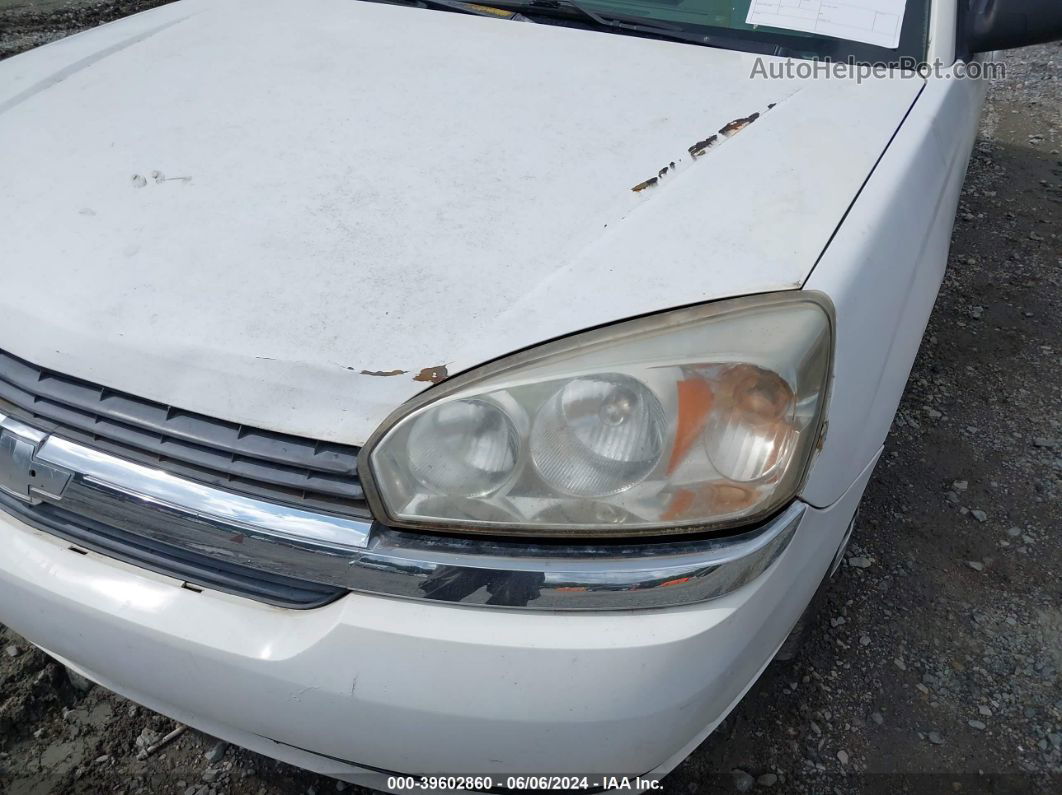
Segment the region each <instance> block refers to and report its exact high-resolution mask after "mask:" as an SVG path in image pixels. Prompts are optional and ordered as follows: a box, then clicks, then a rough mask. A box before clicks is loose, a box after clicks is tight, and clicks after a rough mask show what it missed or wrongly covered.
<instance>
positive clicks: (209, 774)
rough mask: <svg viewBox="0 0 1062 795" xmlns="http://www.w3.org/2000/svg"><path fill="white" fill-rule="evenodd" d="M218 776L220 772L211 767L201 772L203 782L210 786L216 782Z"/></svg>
mask: <svg viewBox="0 0 1062 795" xmlns="http://www.w3.org/2000/svg"><path fill="white" fill-rule="evenodd" d="M219 774H220V771H218V770H215V769H214V768H212V767H208V768H207V769H206V770H204V771H203V781H205V782H206V783H207V784H212V783H213V782H214V781H216V780H217V777H218V775H219Z"/></svg>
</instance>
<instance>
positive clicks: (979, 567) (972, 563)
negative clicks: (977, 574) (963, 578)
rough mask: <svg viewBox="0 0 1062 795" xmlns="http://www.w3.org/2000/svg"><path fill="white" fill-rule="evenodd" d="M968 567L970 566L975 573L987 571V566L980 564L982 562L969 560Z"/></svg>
mask: <svg viewBox="0 0 1062 795" xmlns="http://www.w3.org/2000/svg"><path fill="white" fill-rule="evenodd" d="M966 565H967V566H969V567H970V568H971V569H973V570H974V571H984V570H985V564H984V563H980V562H978V561H976V560H968V561H966Z"/></svg>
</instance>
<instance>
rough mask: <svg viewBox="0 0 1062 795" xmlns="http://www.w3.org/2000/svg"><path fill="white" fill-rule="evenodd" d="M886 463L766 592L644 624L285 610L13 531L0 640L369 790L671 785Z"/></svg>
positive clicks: (467, 612)
mask: <svg viewBox="0 0 1062 795" xmlns="http://www.w3.org/2000/svg"><path fill="white" fill-rule="evenodd" d="M872 468H873V462H872V463H871V465H869V466H868V467H867V468H866V469H865V470H864V472H863V473H862V474H861V475H860V476H859V478H857V479H856V481H855V482H854V483H853V485H852V486H851V487H850V488H849V489H848V491H847V492H846V494H845V495H844V497H842V498H841V499H840V500H839V501H838V502H837V503H835V504H834V505H833V506H831V507H830V508H827V509H824V510H819V509H813V508H808V509H807V510H806V512H805V513H804V516H803V518H802V520H801V521H800V524H799V526H798V527H797V529H796V532H795V534H794V537H793V539H792V541H791V542H790V543H789V544H788V546H787V547H786V548H785V550H784V551H783V552H782V553H781V555H780V556H779V557H778V558H777V559H776V560H775V562H774V563H773V564H772V565H771V566H770V568H768V570H767V571H766V572H765V573H763V574H762V575H760V576H759V577H758V578H756V579H755V580H753V581H752V582H749V583H747V584H745V585H743V586H742V587H740V588H739V589H738V590H736V591H734V592H732V593H730V594H728V595H726V596H724V597H721V598H719V599H715V600H713V601H709V602H704V603H701V604H696V605H690V606H686V607H676V608H669V609H661V610H640V611H630V612H587V613H556V612H535V611H519V610H508V609H504V608H495V609H482V608H477V607H468V606H460V605H448V604H433V603H430V602H426V601H409V600H402V599H395V598H387V597H381V596H373V595H369V594H358V593H352V594H349V595H347V596H345V597H343V598H342V599H340V600H338V601H336V602H334V603H332V604H329V605H326V606H324V607H320V608H317V609H314V610H304V611H296V610H288V609H282V608H277V607H272V606H269V605H264V604H261V603H258V602H252V601H249V600H246V599H243V598H240V597H235V596H230V595H226V594H222V593H217V592H211V591H209V590H207V591H203V592H201V593H199V592H195V591H191V590H188V589H186V588H182V587H181V583H179V582H178V581H175V580H173V579H171V578H169V577H166V576H163V575H160V574H155V573H152V572H148V571H145V570H142V569H138V568H136V567H133V566H130V565H127V564H124V563H121V562H118V561H115V560H112V559H110V558H106V557H103V556H101V555H97V554H95V553H92V552H89V553H87V554H85V553H84V552H83V551H82V552H74V551H71V550H70V549H69V544H68V543H67V542H64V541H62V540H61V539H58V538H56V537H53V536H51V535H48V534H46V533H44V532H41V531H38V530H34V529H32V528H30V527H29V526H27V525H24V524H22V523H21V522H19V521H17V520H15V519H13V518H11V517H9V516H6V515H0V549H2V550H3V552H2V553H0V621H2V622H3V623H5V624H7V625H8V626H10V627H12V628H13V629H14V630H15V631H17V632H19V633H21V634H22V635H24V636H25V637H26V638H28V639H29V640H30V641H32V642H34V643H36V644H38V645H39V646H41V647H42V648H44V649H45V650H47V651H48V652H49V653H51V654H53V655H55V656H57V657H59V658H60V659H62V660H63V661H64V662H68V663H69V664H71V665H73V666H74V667H76V668H77V669H79V670H81V671H83V672H84V673H85V674H86V675H87V676H89V677H90V678H92V679H95V680H97V681H99V682H100V683H101V684H103V685H105V686H106V687H108V688H110V689H112V690H115V691H117V692H119V693H121V694H123V695H125V696H127V697H129V698H131V699H133V700H134V701H138V702H140V703H143V704H145V705H147V706H148V707H150V708H152V709H155V710H157V711H159V712H162V713H165V714H169V715H171V716H172V717H174V718H176V719H178V720H181V721H182V722H185V723H187V724H189V725H191V726H193V727H196V728H198V729H201V730H203V731H205V732H208V733H210V734H212V735H215V736H218V737H221V738H224V739H227V740H230V741H232V742H235V743H237V744H239V745H242V746H245V747H249V748H251V749H253V750H256V751H259V752H262V753H266V754H268V755H270V756H273V757H276V758H279V759H284V760H286V761H289V762H293V763H295V764H299V765H301V766H303V767H307V768H309V769H312V770H316V771H317V772H320V773H325V774H328V775H334V776H337V777H340V778H345V779H348V780H357V781H358V782H359V783H363V784H368V785H370V786H372V785H374V784H375V785H376V786H381V782H380V780H379V777H380V775H381V774H384V773H386V772H389V771H393V772H400V773H410V774H439V773H447V774H492V775H495V776H505V775H508V774H520V773H524V774H527V773H532V774H541V773H551V774H552V773H556V774H615V775H639V774H645V773H647V772H652V773H654V774H656V775H662V774H664V773H666V772H668V771H669V770H670V769H671V768H672V767H673V766H674V765H676V764H677V763H678V762H679V761H681V759H682V758H683V757H684V756H685V755H686V754H687V753H689V751H691V750H692V749H693V748H694V747H696V745H697V744H698V743H699V742H700V741H701V740H702V739H703V738H704V737H705V736H706V735H707V734H708V733H709V732H710V731H711V730H712V729H714V728H715V726H716V725H717V724H718V723H719V721H720V720H722V719H723V718H724V717H725V716H726V714H727V712H729V710H730V709H731V708H732V706H733V705H734V704H736V703H737V701H738V700H739V699H740V698H741V696H742V695H743V694H744V692H745V691H746V690H747V689H748V687H750V686H751V684H752V683H753V682H754V681H755V680H756V678H757V676H758V675H759V673H760V672H761V671H762V670H763V668H764V667H765V666H766V665H767V663H768V662H769V661H770V659H771V658H772V656H773V654H774V652H775V651H776V649H777V648H778V646H779V645H780V644H781V642H782V641H783V640H784V639H785V637H786V635H787V634H788V632H789V630H790V628H791V627H792V626H793V624H794V623H795V621H796V620H797V618H798V617H799V615H800V613H801V612H802V610H803V609H804V607H805V605H806V604H807V603H808V601H809V600H810V598H811V596H812V594H813V592H814V591H815V589H816V587H817V586H818V584H819V582H820V581H821V579H822V577H823V576H824V575H825V574H826V572H827V569H828V568H829V566H830V563H831V561H832V560H833V557H834V554H835V552H836V551H837V548H838V545H839V544H840V542H841V540H842V538H843V536H844V533H845V529H846V527H847V525H848V522H849V519H850V518H851V516H852V514H853V513H854V511H855V508H856V506H857V504H858V502H859V498H860V496H861V495H862V492H863V489H864V487H865V485H866V481H867V479H868V478H869V476H870V472H871V470H872Z"/></svg>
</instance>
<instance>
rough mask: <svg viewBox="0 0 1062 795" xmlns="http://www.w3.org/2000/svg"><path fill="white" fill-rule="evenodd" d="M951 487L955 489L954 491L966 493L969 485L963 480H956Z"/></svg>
mask: <svg viewBox="0 0 1062 795" xmlns="http://www.w3.org/2000/svg"><path fill="white" fill-rule="evenodd" d="M951 487H952V488H953V489H955V491H966V489H968V488H970V484H969V483H968V482H967V481H965V480H956V481H955V482H954V483H952V484H951Z"/></svg>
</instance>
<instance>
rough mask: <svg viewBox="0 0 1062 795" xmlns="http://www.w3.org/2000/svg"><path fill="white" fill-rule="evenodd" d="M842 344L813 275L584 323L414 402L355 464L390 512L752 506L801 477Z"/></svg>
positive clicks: (655, 520)
mask: <svg viewBox="0 0 1062 795" xmlns="http://www.w3.org/2000/svg"><path fill="white" fill-rule="evenodd" d="M832 349H833V308H832V305H831V304H830V302H829V299H827V298H826V297H825V296H823V295H821V294H818V293H813V292H804V291H794V292H790V293H776V294H770V295H763V296H751V297H747V298H739V299H731V300H726V301H719V302H716V303H712V304H707V305H703V306H698V307H693V308H689V309H681V310H677V311H673V312H666V313H662V314H658V315H653V316H651V317H645V318H640V319H637V320H632V321H627V322H623V323H619V324H616V325H613V326H608V327H606V328H601V329H596V330H593V331H589V332H584V333H580V334H576V335H573V336H571V337H567V338H565V339H562V340H559V341H557V342H553V343H549V344H546V345H542V346H540V347H536V348H533V349H530V350H528V351H525V352H523V353H519V354H516V355H514V356H510V357H506V358H504V359H501V360H498V361H496V362H494V363H491V364H488V365H485V366H483V367H480V368H477V369H476V370H473V371H469V372H467V373H465V374H463V375H461V376H458V377H457V378H454V379H451V380H450V381H446V382H444V383H442V384H440V385H439V386H436V387H434V388H432V389H430V390H428V391H427V392H425V393H424V394H422V395H420V396H418V397H417V398H415V399H414V400H412V401H410V402H409V403H408V404H406V405H405V406H403V407H402V408H401V409H400V410H399V411H397V412H396V413H395V414H394V415H392V416H391V417H390V418H389V419H388V421H387V422H385V423H384V424H383V426H381V428H380V430H378V431H377V432H376V433H375V434H374V435H373V437H372V438H371V439H370V440H369V442H368V443H367V444H366V445H365V447H364V448H363V450H362V453H361V459H360V462H361V464H360V471H361V472H362V477H363V480H364V482H365V485H366V491H367V493H368V495H369V500H370V504H371V506H372V508H373V512H374V514H375V515H376V517H377V518H378V519H380V520H381V521H384V522H386V523H388V524H392V525H396V526H405V527H418V528H427V529H438V530H451V531H452V530H463V531H478V532H489V533H494V534H498V535H510V534H518V535H539V536H544V537H548V536H551V535H564V536H585V537H619V536H631V535H642V534H668V533H676V532H702V531H705V530H711V529H721V528H726V527H732V526H735V525H737V524H744V523H748V522H752V521H755V520H757V519H759V518H762V517H764V516H766V515H768V514H770V513H771V512H773V511H775V510H777V509H778V508H779V507H781V506H782V505H783V504H784V503H786V502H788V501H789V500H790V499H791V498H792V497H793V496H794V495H795V494H796V492H797V489H798V488H799V486H800V484H801V481H802V480H803V477H804V474H805V472H806V470H807V466H808V463H809V461H810V459H811V456H812V453H813V451H814V449H815V445H816V442H817V440H818V437H819V433H820V426H821V424H822V418H823V414H824V408H825V402H826V396H827V391H828V385H829V378H830V359H831V355H832Z"/></svg>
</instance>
